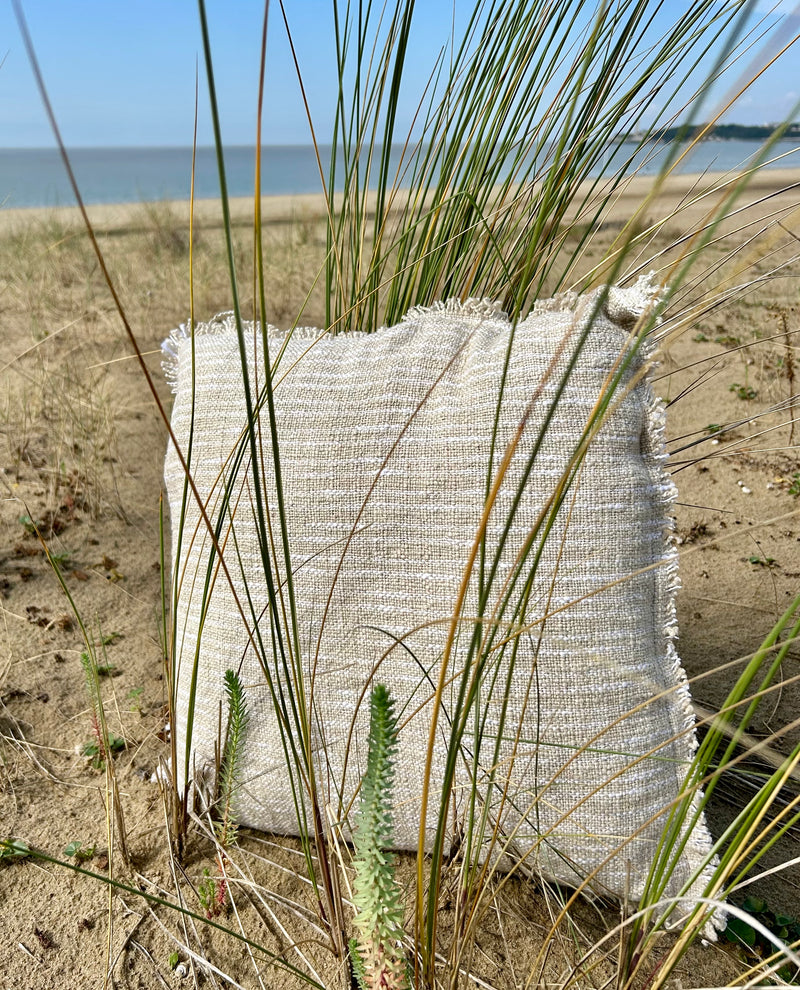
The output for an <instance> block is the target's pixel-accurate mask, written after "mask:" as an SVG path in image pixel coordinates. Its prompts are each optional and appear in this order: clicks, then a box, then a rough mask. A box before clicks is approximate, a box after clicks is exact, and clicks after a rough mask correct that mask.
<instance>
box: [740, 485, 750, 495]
mask: <svg viewBox="0 0 800 990" xmlns="http://www.w3.org/2000/svg"><path fill="white" fill-rule="evenodd" d="M742 493H743V494H744V495H749V494H750V489H749V488H748V487H747V485H742Z"/></svg>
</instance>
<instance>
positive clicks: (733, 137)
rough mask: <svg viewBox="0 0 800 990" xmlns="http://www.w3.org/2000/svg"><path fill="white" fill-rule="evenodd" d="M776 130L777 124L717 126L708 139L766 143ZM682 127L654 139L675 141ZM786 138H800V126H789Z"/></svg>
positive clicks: (668, 129)
mask: <svg viewBox="0 0 800 990" xmlns="http://www.w3.org/2000/svg"><path fill="white" fill-rule="evenodd" d="M705 126H706V125H705V124H699V125H697V126H696V127H694V128H692V129H691V131H690V132H689V133H695V134H696V133H698V131H701V130H703V128H704V127H705ZM775 130H776V125H775V124H764V125H758V124H715V125H714V126H713V127H712V128H711V130H710V131H709V132H708V134H707V137H709V138H716V139H717V140H719V141H765V140H766V139H767V138H769V137H771V136H772V134H773V133H774V132H775ZM682 131H683V128H681V127H667V128H665V129H664V130H663V131H655V132H654V133H653V134H652V138H653V140H655V141H665V142H669V141H673V140H674V139H675V138H676V137H677V136H678V134H680V133H682ZM784 137H787V138H800V124H789V126H788V127H787V128H786V131H785V132H784Z"/></svg>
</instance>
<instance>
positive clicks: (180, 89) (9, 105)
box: [0, 0, 800, 148]
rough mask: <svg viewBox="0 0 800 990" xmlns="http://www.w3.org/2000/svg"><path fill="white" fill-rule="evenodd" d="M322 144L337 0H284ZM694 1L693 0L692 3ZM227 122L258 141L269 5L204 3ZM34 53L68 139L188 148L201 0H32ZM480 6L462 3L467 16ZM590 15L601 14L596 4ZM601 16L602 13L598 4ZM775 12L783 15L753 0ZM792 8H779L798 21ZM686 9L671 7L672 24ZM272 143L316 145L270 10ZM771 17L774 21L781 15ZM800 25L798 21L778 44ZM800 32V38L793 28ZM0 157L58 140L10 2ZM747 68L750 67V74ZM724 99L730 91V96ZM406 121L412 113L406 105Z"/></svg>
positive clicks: (439, 0) (418, 54)
mask: <svg viewBox="0 0 800 990" xmlns="http://www.w3.org/2000/svg"><path fill="white" fill-rule="evenodd" d="M285 2H286V7H287V11H288V15H289V18H290V22H291V27H292V32H293V35H294V39H295V44H296V46H297V51H298V57H299V59H300V63H301V66H302V68H303V72H304V79H305V83H306V86H307V90H308V95H309V100H310V102H311V105H312V108H313V111H314V117H315V123H316V124H317V127H318V130H319V135H318V136H319V138H320V140H322V141H324V140H325V138H326V136H327V134H328V133H329V132H330V127H331V120H332V110H333V101H334V97H335V72H334V62H333V36H332V15H331V0H285ZM687 2H691V0H687ZM207 3H208V12H209V20H210V31H211V37H212V43H213V48H214V53H215V59H216V75H217V85H218V90H219V98H220V105H221V111H222V119H223V138H224V140H225V142H226V143H229V144H251V143H253V137H254V132H255V113H256V108H255V97H256V91H257V72H258V58H259V45H260V30H261V18H262V12H263V4H262V0H207ZM23 6H24V9H25V13H26V17H27V19H28V23H29V27H30V31H31V34H32V36H33V40H34V44H35V46H36V50H37V53H38V56H39V59H40V62H41V65H42V69H43V72H44V75H45V79H46V81H47V84H48V87H49V89H50V94H51V98H52V101H53V104H54V107H55V110H56V114H57V117H58V120H59V123H60V126H61V128H62V132H63V135H64V139H65V141H66V143H67V144H68V145H70V146H73V147H78V146H113V145H123V146H124V145H156V146H157V145H186V144H190V143H191V139H192V126H193V114H194V90H195V66H196V64H198V60H199V58H200V52H201V39H200V31H199V26H198V17H197V8H196V4H195V2H194V0H125V2H123V0H115V2H109V0H103V2H100V0H23ZM468 6H471V3H469V4H468V3H466V2H464V0H456V16H457V18H458V17H463V14H464V11H465V9H466V8H467V7H468ZM587 6H590V5H589V4H587ZM591 6H593V5H591ZM756 6H757V8H759V12H761V13H764V12H766V11H767V10H769V9H770V8H772V7H774V6H776V5H775V4H773V3H769V2H763V3H762V2H759V3H758V4H756ZM794 6H795V5H794V4H793V3H791V2H788V0H783V2H781V3H778V4H777V7H778V8H779V9H780V10H782V11H785V12H787V13H791V11H792V10H793V9H794ZM683 7H685V3H682V2H679V0H666V3H665V11H663V12H662V14H661V19H662V21H664V22H666V20H667V19H668V18H669V16H674V14H675V12H676V11H678V10H679V9H681V8H683ZM270 16H271V23H270V46H269V69H268V83H267V92H266V108H265V115H264V140H265V143H268V144H269V143H274V144H305V143H308V141H309V132H308V125H307V122H306V118H305V113H304V110H303V104H302V101H301V99H300V94H299V89H298V86H297V81H296V75H295V71H294V67H293V65H292V61H291V57H290V53H289V50H288V46H287V44H286V40H285V31H284V28H283V24H282V21H281V18H280V8H279V6H278V4H277V3H273V4H272V7H271V14H270ZM417 16H418V24H417V33H416V37H415V40H414V45H413V49H412V51H413V56H412V57H413V59H414V68H415V71H414V72H413V73H412V78H413V77H416V78H418V79H419V80H422V79H424V78H425V77H426V76H427V72H428V71H429V67H430V66H431V64H432V63H433V60H434V59H435V57H436V54H437V52H438V51H439V49H440V47H441V46H442V45H443V44H446V42H447V39H448V35H449V31H450V28H451V23H452V18H453V4H452V0H418V3H417ZM767 16H768V23H769V24H775V23H776V22H777V21H776V18H775V17H774V16H772V15H767ZM798 23H800V18H798V17H797V15H796V14H795V16H791V17H789V18H788V19H787V20H786V21H784V22H783V27H779V28H778V33H777V38H778V39H780V38H781V37H786V38H788V36H789V33H790V31H791V30H792V27H793V26H794V25H797V24H798ZM794 30H795V31H796V30H797V28H796V27H794ZM0 56H2V57H4V61H3V64H2V66H1V67H0V147H6V148H9V147H48V146H52V144H53V139H52V136H51V135H50V132H49V128H48V125H47V122H46V119H45V116H44V113H43V110H42V108H41V104H40V101H39V97H38V95H37V93H36V90H35V86H34V82H33V77H32V74H31V71H30V68H29V66H28V62H27V57H26V55H25V51H24V48H23V46H22V42H21V38H20V34H19V31H18V29H17V26H16V23H15V20H14V16H13V11H12V9H11V3H10V0H0ZM746 65H747V60H745V62H744V63H743V65H742V68H743V69H744V68H745V66H746ZM796 66H797V56H796V55H791V56H790V57H789V58H787V59H784V60H783V63H782V64H779V65H778V66H776V67H774V68H773V69H772V70H771V71H770V72H769V73H768V74H767V75H766V76H765V78H764V79H763V80H761V81H759V83H758V84H757V85H756V86H755V87H754V88H753V89H752V91H751V92H749V93H748V94H746V95H745V96H744V98H743V99H742V100H741V102H740V104H739V106H738V108H737V110H736V111H735V112H733V113H732V114H731V115H730V117H729V119H731V120H735V121H737V122H743V123H765V122H768V121H774V120H778V119H781V117H782V116H783V115H785V114H786V113H788V112H789V111H790V109H791V108H792V106H793V105H794V104H795V103H796V101H797V99H798V95H799V94H798V89H800V77H798V75H797V71H796ZM720 96H721V91H720ZM206 106H207V98H206V88H205V80H204V77H203V75H202V69H201V76H200V107H201V113H200V128H199V136H198V140H199V143H200V144H210V143H211V130H210V124H209V119H208V113H207V110H206ZM402 112H403V113H404V114H405V116H406V117H407V119H408V120H410V119H411V114H412V113H413V104H412V101H411V100H409V103H408V104H407V105H405V106H404V107H403V108H402Z"/></svg>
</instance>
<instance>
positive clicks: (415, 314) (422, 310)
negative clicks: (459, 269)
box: [381, 298, 508, 330]
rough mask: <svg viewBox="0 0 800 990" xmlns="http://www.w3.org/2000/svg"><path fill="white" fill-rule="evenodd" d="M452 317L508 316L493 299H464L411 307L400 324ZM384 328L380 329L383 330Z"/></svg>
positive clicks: (506, 317) (451, 299)
mask: <svg viewBox="0 0 800 990" xmlns="http://www.w3.org/2000/svg"><path fill="white" fill-rule="evenodd" d="M433 315H436V316H453V317H473V316H477V317H478V318H479V319H482V320H506V319H508V315H507V314H506V312H505V310H504V309H502V308H501V307H500V304H499V303H498V302H496V300H494V299H472V298H470V299H465V300H464V302H462V301H461V300H460V299H457V298H450V299H443V300H441V301H440V302H435V303H431V305H430V306H412V307H411V309H410V310H409V311H408V312H407V313H406V314H405V315H404V316H403V317H402V318H401V320H400V323H401V324H403V323H415V322H416V321H418V320H420V319H427V318H428V317H429V316H433ZM385 329H386V327H381V330H385Z"/></svg>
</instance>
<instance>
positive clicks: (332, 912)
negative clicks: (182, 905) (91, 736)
mask: <svg viewBox="0 0 800 990" xmlns="http://www.w3.org/2000/svg"><path fill="white" fill-rule="evenodd" d="M198 7H199V12H200V24H201V30H202V35H203V52H204V60H205V66H206V76H207V79H208V87H209V102H210V107H211V116H212V121H213V126H214V143H215V149H216V157H217V167H218V173H219V181H220V199H221V202H222V209H223V230H224V232H225V243H226V248H227V260H228V270H229V274H230V283H231V292H232V300H233V311H234V318H235V321H236V330H237V337H238V343H239V354H240V358H241V367H242V386H243V390H244V398H245V406H246V410H247V429H246V440H247V443H248V448H249V451H248V452H249V459H248V470H249V472H250V473H251V475H252V491H253V493H254V500H255V504H254V510H255V518H256V525H257V532H258V540H259V549H260V554H261V563H262V568H263V574H264V577H265V580H266V583H267V591H268V597H269V620H270V629H271V635H272V638H273V643H274V645H275V646H276V647H277V654H276V655H275V661H276V667H277V673H278V680H277V681H276V680H274V679H273V674H272V671H271V664H272V661H271V660H270V657H271V656H272V655H273V651H272V650H270V651H266V650H264V649H263V644H261V643H260V631H259V621H260V618H261V613H260V612H256V611H255V610H254V609H253V608H252V602H251V603H250V604H251V615H252V619H253V629H254V631H255V633H256V635H257V637H258V638H259V646H261V649H260V650H259V658H260V660H261V664H262V669H263V670H264V672H265V674H266V677H267V681H268V685H269V688H270V691H271V693H272V696H273V698H274V699H275V700H277V698H278V695H279V694H281V695H282V693H283V692H286V691H288V694H289V700H290V704H291V711H292V713H293V716H294V724H287V723H286V722H284V721H280V726H281V733H282V736H283V738H284V743H283V745H284V748H285V749H291V748H293V746H294V743H295V742H296V743H297V746H298V748H299V752H300V753H301V756H302V768H301V767H298V766H297V765H296V763H294V762H293V761H288V763H287V770H288V771H289V773H290V775H291V777H292V780H293V781H294V780H295V779H296V775H297V776H300V777H302V778H303V780H304V783H301V784H299V785H298V786H295V785H294V783H293V788H295V792H296V793H297V794H298V799H297V801H296V805H295V808H296V812H297V818H298V828H299V832H300V835H301V836H302V838H303V843H304V849H305V852H306V863H307V866H308V870H309V875H310V877H311V879H312V881H313V882H314V883H315V885H316V883H317V880H318V879H319V881H320V882H321V885H322V892H323V895H324V903H325V905H326V914H327V917H328V919H329V924H330V932H331V938H332V941H333V944H334V946H335V948H336V951H337V952H338V954H339V955H340V956H341V957H344V954H345V951H346V942H345V939H344V932H343V920H342V917H341V914H342V912H341V901H340V897H339V894H338V890H337V884H336V879H335V872H334V871H333V870H332V869H331V865H330V861H329V858H328V855H327V853H326V852H325V850H326V847H327V838H326V828H327V826H326V824H325V819H324V811H323V808H322V807H321V805H320V794H319V790H318V788H317V785H316V774H317V767H316V762H315V756H314V752H313V748H314V744H313V734H312V725H311V719H312V712H311V705H310V701H309V699H307V698H306V680H305V676H306V675H305V669H304V667H303V662H302V655H301V647H300V634H299V627H298V618H297V612H296V605H295V596H294V590H293V576H292V562H291V555H290V550H289V536H288V531H287V526H286V517H285V506H284V503H283V486H282V481H281V468H280V452H279V444H278V438H277V425H276V419H275V406H274V401H273V396H272V371H271V364H270V355H269V349H268V341H267V335H266V324H264V323H262V346H263V348H264V350H263V366H264V382H263V385H262V388H263V390H264V396H265V400H266V402H265V404H266V407H267V410H268V413H269V431H270V434H269V435H270V440H271V446H270V448H269V458H270V465H271V468H272V471H273V477H274V491H275V497H276V503H277V513H278V529H279V539H280V543H281V548H282V552H283V573H282V575H281V576H280V578H279V579H277V580H276V572H275V567H276V564H277V561H276V560H275V559H274V558H273V556H272V555H271V540H270V532H271V530H270V526H269V524H268V519H267V508H266V506H265V488H264V486H263V483H262V461H261V450H260V448H259V437H260V423H261V419H260V416H259V414H258V411H257V410H258V408H260V407H261V405H262V403H263V400H260V401H259V403H258V406H257V405H256V403H255V401H254V397H253V390H252V386H251V381H250V371H249V367H248V357H247V342H246V340H245V336H244V329H243V322H242V314H241V307H240V303H239V293H238V279H237V273H236V266H235V261H234V252H233V238H232V227H231V218H230V207H229V203H228V193H227V182H226V178H225V161H224V155H223V144H222V133H221V127H220V119H219V111H218V106H217V98H216V87H215V84H214V69H213V60H212V53H211V42H210V38H209V32H208V22H207V17H206V10H205V3H204V0H198ZM265 46H266V24H265V27H264V33H263V43H262V64H263V62H264V59H265ZM263 79H264V75H263V70H262V73H261V83H260V85H261V87H262V88H263ZM259 225H260V223H259V215H258V214H257V215H256V228H257V233H256V238H257V239H258V237H259V235H258V228H259ZM209 566H210V564H209ZM279 585H280V586H284V585H285V593H284V594H283V595H281V594H280V593H279V590H278V588H279ZM284 600H285V601H288V606H289V619H290V621H289V627H288V628H284V626H283V625H282V622H281V616H282V614H283V602H284ZM287 734H288V735H289V736H290V737H291V740H290V741H289V742H288V744H287V739H286V737H287ZM187 746H188V740H187ZM187 751H188V750H187ZM301 786H302V787H304V790H305V795H304V797H305V799H306V801H307V802H308V805H309V806H310V823H309V822H308V819H307V818H306V805H305V802H304V801H303V799H301V798H300V797H299V794H300V787H301ZM309 824H310V827H309ZM312 836H313V839H314V841H315V843H316V846H317V849H318V850H319V851H320V852H321V854H320V855H319V857H318V859H317V862H318V863H319V873H320V876H319V878H318V876H317V870H316V869H315V868H314V859H313V858H312V855H311V846H310V840H311V838H312Z"/></svg>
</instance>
